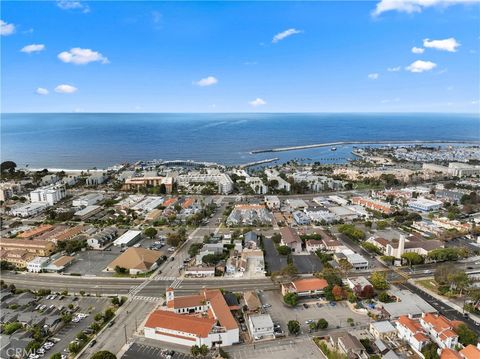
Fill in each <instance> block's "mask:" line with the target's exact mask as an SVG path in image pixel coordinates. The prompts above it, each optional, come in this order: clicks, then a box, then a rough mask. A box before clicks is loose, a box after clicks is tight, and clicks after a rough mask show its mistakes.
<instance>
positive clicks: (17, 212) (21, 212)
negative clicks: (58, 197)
mask: <svg viewBox="0 0 480 359" xmlns="http://www.w3.org/2000/svg"><path fill="white" fill-rule="evenodd" d="M48 207H49V205H48V203H46V202H35V203H28V204H25V205H23V206H19V207H16V208H13V209H12V210H11V211H10V213H11V214H12V216H16V217H23V218H25V217H30V216H36V215H37V214H40V213H42V212H43V211H44V210H46V209H47V208H48Z"/></svg>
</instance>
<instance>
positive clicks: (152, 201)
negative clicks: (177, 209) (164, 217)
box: [132, 196, 164, 213]
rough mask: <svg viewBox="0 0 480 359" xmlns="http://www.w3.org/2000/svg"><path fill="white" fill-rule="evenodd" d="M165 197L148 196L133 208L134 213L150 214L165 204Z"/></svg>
mask: <svg viewBox="0 0 480 359" xmlns="http://www.w3.org/2000/svg"><path fill="white" fill-rule="evenodd" d="M163 201H164V199H163V197H158V196H148V197H146V198H145V199H143V200H142V201H140V202H139V203H137V204H136V205H134V206H133V207H132V209H133V210H134V211H137V212H143V213H148V212H151V211H153V210H154V209H155V208H157V207H158V206H160V205H161V204H162V203H163Z"/></svg>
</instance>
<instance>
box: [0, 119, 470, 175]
mask: <svg viewBox="0 0 480 359" xmlns="http://www.w3.org/2000/svg"><path fill="white" fill-rule="evenodd" d="M384 140H386V141H404V140H405V141H406V140H442V141H478V140H480V118H479V116H478V115H477V114H380V113H375V114H366V113H365V114H364V113H362V114H350V113H344V114H326V113H325V114H324V113H320V114H304V113H285V114H264V113H262V114H253V113H251V114H243V113H242V114H240V113H235V114H190V113H189V114H149V113H145V114H144V113H115V114H110V113H108V114H107V113H66V114H59V113H52V114H49V113H42V114H30V113H28V114H27V113H26V114H2V117H1V160H2V161H5V160H12V161H14V162H16V163H17V165H18V166H20V167H23V166H26V165H28V166H29V167H30V168H66V169H87V168H93V167H97V168H106V167H108V166H111V165H114V164H118V163H123V162H135V161H137V160H152V159H163V160H177V159H179V160H195V161H208V162H217V163H221V164H225V165H234V164H243V163H248V162H253V161H258V160H262V159H267V158H273V157H278V158H279V161H280V162H284V161H288V160H291V159H309V160H313V161H320V162H322V163H342V162H345V161H347V160H348V159H349V158H352V157H353V155H352V154H351V150H352V146H350V145H344V146H339V147H338V148H337V151H334V152H333V151H331V150H330V148H314V149H307V150H297V151H289V152H275V153H271V152H270V153H268V152H267V153H259V154H254V155H252V154H250V151H253V150H259V149H268V148H275V147H285V146H296V145H308V144H315V143H323V142H337V141H384Z"/></svg>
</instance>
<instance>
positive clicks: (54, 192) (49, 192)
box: [30, 185, 67, 206]
mask: <svg viewBox="0 0 480 359" xmlns="http://www.w3.org/2000/svg"><path fill="white" fill-rule="evenodd" d="M66 195H67V190H66V189H65V186H64V185H50V186H45V187H40V188H37V189H36V190H34V191H32V192H30V201H31V202H32V203H35V202H46V203H48V204H49V205H50V206H53V205H54V204H55V203H57V202H59V201H61V200H62V199H63V198H65V196H66Z"/></svg>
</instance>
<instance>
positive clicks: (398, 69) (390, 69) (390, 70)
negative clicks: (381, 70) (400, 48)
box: [387, 66, 402, 72]
mask: <svg viewBox="0 0 480 359" xmlns="http://www.w3.org/2000/svg"><path fill="white" fill-rule="evenodd" d="M401 69H402V67H401V66H395V67H389V68H387V71H389V72H398V71H400V70H401Z"/></svg>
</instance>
